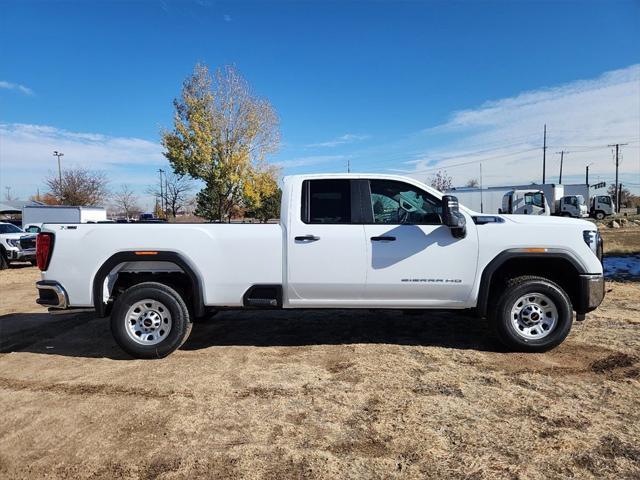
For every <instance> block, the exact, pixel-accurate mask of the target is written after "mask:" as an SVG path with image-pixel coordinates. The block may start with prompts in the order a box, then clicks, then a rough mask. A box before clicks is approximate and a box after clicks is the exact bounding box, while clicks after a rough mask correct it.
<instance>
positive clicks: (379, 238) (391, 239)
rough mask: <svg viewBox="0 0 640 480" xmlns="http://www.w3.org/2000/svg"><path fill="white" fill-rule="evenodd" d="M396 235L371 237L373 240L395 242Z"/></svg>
mask: <svg viewBox="0 0 640 480" xmlns="http://www.w3.org/2000/svg"><path fill="white" fill-rule="evenodd" d="M395 240H396V237H390V236H384V235H383V236H382V237H371V241H372V242H395Z"/></svg>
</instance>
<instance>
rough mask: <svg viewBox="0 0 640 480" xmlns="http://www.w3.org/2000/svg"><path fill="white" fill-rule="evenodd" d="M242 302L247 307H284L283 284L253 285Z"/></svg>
mask: <svg viewBox="0 0 640 480" xmlns="http://www.w3.org/2000/svg"><path fill="white" fill-rule="evenodd" d="M242 303H243V304H244V306H245V307H255V308H282V285H252V286H251V287H250V288H249V290H247V291H246V292H245V294H244V295H243V297H242Z"/></svg>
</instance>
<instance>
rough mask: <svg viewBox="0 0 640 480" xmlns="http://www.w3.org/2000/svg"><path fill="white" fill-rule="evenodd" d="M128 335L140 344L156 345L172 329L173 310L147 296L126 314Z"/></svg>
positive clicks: (132, 306)
mask: <svg viewBox="0 0 640 480" xmlns="http://www.w3.org/2000/svg"><path fill="white" fill-rule="evenodd" d="M124 321H125V323H126V325H125V326H126V328H125V330H126V331H127V335H129V338H131V339H132V340H133V341H134V342H136V343H139V344H140V345H156V344H157V343H160V342H161V341H163V340H164V339H165V338H167V335H169V332H170V331H171V325H172V322H171V312H170V311H169V309H168V308H167V307H166V306H165V305H164V304H162V303H161V302H158V301H157V300H152V299H150V298H146V299H144V300H140V301H139V302H136V303H134V304H133V305H131V307H129V310H127V315H126V316H125V320H124Z"/></svg>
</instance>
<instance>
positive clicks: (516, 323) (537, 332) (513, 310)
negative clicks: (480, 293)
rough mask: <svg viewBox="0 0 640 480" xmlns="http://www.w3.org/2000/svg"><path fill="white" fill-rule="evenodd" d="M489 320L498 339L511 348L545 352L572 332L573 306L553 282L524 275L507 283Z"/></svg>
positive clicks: (522, 350)
mask: <svg viewBox="0 0 640 480" xmlns="http://www.w3.org/2000/svg"><path fill="white" fill-rule="evenodd" d="M490 320H491V323H492V325H493V328H494V330H495V332H496V334H497V336H498V338H499V339H500V340H501V341H502V343H504V344H505V345H506V346H507V347H508V348H509V349H511V350H515V351H520V352H545V351H547V350H551V349H552V348H554V347H556V346H558V345H559V344H560V343H562V341H563V340H564V339H565V338H566V337H567V335H568V334H569V331H570V330H571V325H572V323H573V308H572V306H571V300H570V299H569V297H568V296H567V294H566V293H565V292H564V290H562V288H560V286H558V285H557V284H555V283H554V282H552V281H550V280H548V279H546V278H543V277H535V276H523V277H517V278H514V279H511V280H509V281H508V282H507V285H506V288H505V289H504V290H503V291H502V293H501V294H500V296H499V297H498V299H497V304H495V307H494V309H493V311H492V312H491V316H490Z"/></svg>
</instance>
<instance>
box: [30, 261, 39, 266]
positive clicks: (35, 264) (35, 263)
mask: <svg viewBox="0 0 640 480" xmlns="http://www.w3.org/2000/svg"><path fill="white" fill-rule="evenodd" d="M29 262H30V263H31V265H33V266H34V267H36V266H38V262H37V261H36V260H29Z"/></svg>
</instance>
